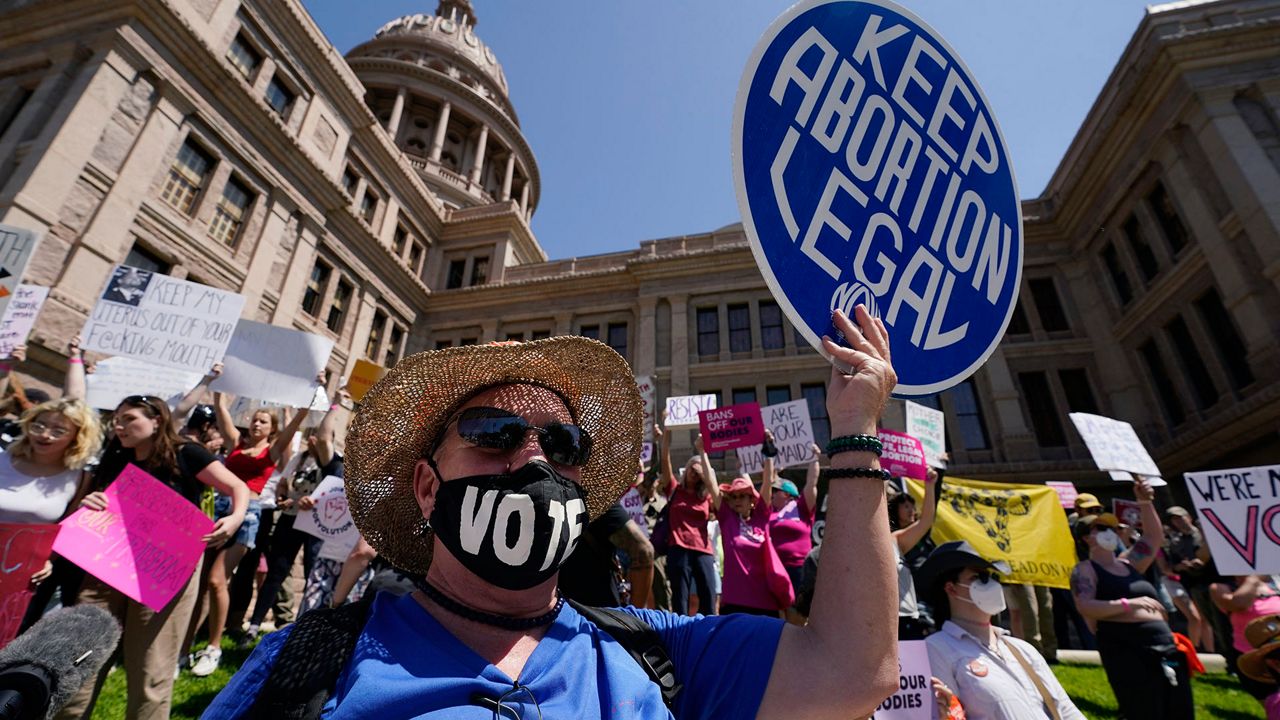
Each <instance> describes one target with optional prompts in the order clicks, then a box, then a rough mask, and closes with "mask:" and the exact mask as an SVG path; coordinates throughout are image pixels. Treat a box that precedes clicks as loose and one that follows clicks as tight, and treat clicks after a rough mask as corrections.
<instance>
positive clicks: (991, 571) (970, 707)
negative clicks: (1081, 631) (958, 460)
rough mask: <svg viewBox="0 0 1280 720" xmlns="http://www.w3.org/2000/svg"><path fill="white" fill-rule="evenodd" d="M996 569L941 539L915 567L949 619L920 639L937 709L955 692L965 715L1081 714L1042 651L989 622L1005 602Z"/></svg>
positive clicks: (1014, 718)
mask: <svg viewBox="0 0 1280 720" xmlns="http://www.w3.org/2000/svg"><path fill="white" fill-rule="evenodd" d="M996 572H997V568H996V566H995V565H994V564H992V563H991V562H989V561H988V560H986V559H985V558H983V557H982V556H980V555H978V553H977V552H976V551H975V550H974V549H973V546H971V545H970V544H969V543H967V542H965V541H963V540H961V541H955V542H949V543H944V544H942V545H939V546H938V547H937V549H935V550H934V551H933V552H932V553H931V554H930V555H929V559H928V560H926V561H925V563H924V566H923V567H921V568H920V584H919V588H920V589H922V590H923V592H924V594H925V597H926V598H928V599H929V600H930V601H931V602H932V604H933V607H934V616H935V619H937V620H945V621H946V622H944V623H943V625H942V629H941V630H939V631H938V632H936V633H934V634H932V635H930V636H929V637H927V638H925V643H926V644H927V645H928V648H929V667H930V668H932V670H933V676H934V681H933V682H934V689H935V693H936V694H937V695H938V701H939V716H940V717H947V715H945V714H944V712H945V709H946V708H947V707H948V705H949V703H950V700H951V696H952V695H954V696H955V697H956V698H958V699H959V701H960V704H961V705H963V706H964V712H965V716H966V717H967V718H969V720H1032V719H1034V720H1042V719H1044V718H1051V719H1052V720H1084V715H1083V714H1081V713H1080V711H1079V710H1078V709H1076V706H1075V705H1074V704H1073V703H1072V702H1071V698H1069V697H1067V693H1066V691H1065V690H1063V689H1062V685H1061V684H1059V683H1058V680H1057V678H1055V677H1054V676H1053V673H1052V672H1051V671H1050V670H1049V666H1048V665H1047V664H1046V663H1045V661H1044V658H1042V657H1041V656H1040V653H1038V652H1036V649H1035V648H1034V647H1032V646H1031V645H1030V644H1029V643H1026V642H1024V641H1022V640H1019V639H1017V638H1015V637H1012V636H1011V635H1009V632H1008V631H1007V630H1005V629H1004V628H1001V627H997V626H995V625H992V624H991V618H992V617H993V616H995V615H999V614H1000V613H1001V612H1003V611H1004V607H1005V603H1004V589H1003V588H1002V587H1001V586H1000V582H999V581H998V580H996V578H995V573H996Z"/></svg>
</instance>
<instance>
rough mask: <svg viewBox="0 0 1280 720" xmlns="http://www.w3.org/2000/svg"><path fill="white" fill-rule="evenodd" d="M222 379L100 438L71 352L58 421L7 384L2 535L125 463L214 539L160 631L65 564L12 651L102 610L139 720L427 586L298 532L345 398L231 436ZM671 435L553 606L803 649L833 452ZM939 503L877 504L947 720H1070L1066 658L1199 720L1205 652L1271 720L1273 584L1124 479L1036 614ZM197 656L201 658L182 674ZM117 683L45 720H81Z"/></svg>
mask: <svg viewBox="0 0 1280 720" xmlns="http://www.w3.org/2000/svg"><path fill="white" fill-rule="evenodd" d="M21 359H22V349H21V348H19V349H18V350H17V352H15V361H16V362H20V361H21ZM220 370H221V368H220V367H219V366H215V367H214V368H213V369H212V370H211V371H210V373H209V375H208V376H206V377H205V378H204V379H202V380H201V381H200V383H199V384H198V385H196V386H195V387H193V388H192V389H191V392H189V393H188V394H187V395H186V396H185V397H183V398H182V399H181V400H180V401H178V402H177V403H176V404H175V405H174V407H173V408H172V409H171V408H170V406H169V404H168V403H167V402H166V401H165V400H164V399H161V398H158V397H155V396H153V395H150V394H147V388H145V387H139V388H137V390H138V391H139V394H137V395H132V396H129V397H127V398H125V399H124V400H123V401H121V402H120V403H119V405H118V406H117V407H116V408H115V409H114V410H113V411H110V412H103V413H101V414H100V413H99V412H98V411H96V410H93V409H91V408H90V407H88V406H87V405H86V404H85V402H84V398H85V387H86V374H87V373H88V372H91V371H92V367H91V366H86V363H85V359H84V358H83V357H82V355H81V353H80V349H79V343H78V342H77V341H75V340H73V341H72V342H71V343H70V344H69V346H68V370H67V375H66V380H65V387H64V393H63V395H62V397H61V398H58V399H52V398H50V397H48V396H47V395H44V394H43V393H41V392H39V391H36V390H34V389H24V388H23V387H21V385H20V384H18V383H17V382H15V380H16V377H14V378H13V379H9V378H5V379H3V383H4V386H5V387H4V393H5V400H4V405H3V407H0V410H3V411H5V416H6V422H5V423H4V425H3V426H2V427H0V443H3V444H4V445H6V446H7V447H6V448H5V450H4V452H3V453H0V455H2V456H0V521H3V522H24V523H52V522H57V521H59V520H60V519H62V518H64V517H66V516H67V515H68V514H70V513H71V512H73V511H75V510H76V509H78V508H81V507H84V508H88V509H90V510H94V511H101V510H103V509H105V508H106V507H107V499H106V495H104V490H105V489H106V488H107V486H108V485H109V484H110V483H111V482H112V481H113V480H114V479H115V478H116V477H117V476H118V475H119V474H120V473H121V472H122V471H123V470H124V468H125V466H126V465H127V464H129V463H132V464H134V465H137V466H138V467H140V468H142V469H144V470H145V471H146V472H148V473H149V474H151V475H152V476H154V477H155V478H156V479H158V480H159V481H160V482H162V483H164V484H165V485H167V486H168V487H170V488H172V489H173V490H175V491H176V492H178V493H179V494H181V495H182V496H183V497H184V498H186V499H187V500H189V501H190V502H191V503H193V504H195V505H197V506H200V507H203V508H206V509H207V510H208V511H209V513H210V515H211V517H212V518H213V519H214V524H213V529H212V530H211V531H210V532H209V533H208V534H207V535H206V536H205V537H204V538H203V540H204V541H205V542H206V543H207V545H208V551H207V552H206V554H205V557H204V558H203V562H201V563H200V564H199V565H198V566H197V568H196V569H195V570H194V572H193V573H192V575H191V577H190V579H189V580H188V582H187V583H186V586H185V587H184V588H183V589H182V590H181V591H180V592H179V593H178V595H177V596H176V597H175V598H174V599H173V600H172V601H171V602H170V603H169V604H168V605H167V606H166V607H165V608H164V609H163V610H162V611H154V610H151V609H149V608H147V607H146V606H144V605H143V604H141V603H138V602H136V601H134V600H131V599H129V598H128V597H125V596H124V595H123V594H122V593H120V592H119V591H117V590H115V589H113V588H111V587H109V586H108V585H106V584H104V583H103V582H101V581H99V580H97V579H96V578H94V577H93V576H92V575H90V574H86V573H85V572H84V571H83V570H82V569H80V568H78V567H76V566H75V565H73V564H71V563H69V562H67V561H65V560H63V559H61V558H60V557H58V556H56V555H55V556H54V557H53V558H52V559H51V560H50V562H49V563H47V564H46V566H45V568H44V569H43V570H41V571H40V572H39V573H37V575H36V576H35V577H34V578H33V583H34V588H33V589H34V591H35V595H34V597H33V600H32V602H31V605H30V607H29V610H28V613H27V617H26V618H25V619H24V622H23V628H24V629H25V628H27V627H30V626H31V625H32V624H33V623H34V622H35V621H36V620H38V619H39V618H40V616H41V615H42V614H43V613H45V612H47V611H49V610H50V609H52V608H56V607H57V606H59V605H71V604H77V603H87V604H94V605H99V606H101V607H103V608H106V609H107V610H109V611H110V612H111V613H112V614H113V615H114V616H115V617H116V618H117V620H118V621H119V622H120V624H121V626H122V628H123V637H122V640H121V643H120V658H119V664H120V665H121V666H122V667H123V670H124V672H125V674H126V677H127V692H128V698H127V710H126V712H127V716H128V717H130V718H165V717H168V714H169V706H170V702H171V698H172V689H173V683H174V680H175V678H177V677H178V676H179V675H180V673H182V672H190V673H191V674H193V675H195V676H207V675H210V674H212V673H213V672H214V671H215V670H216V669H217V668H218V667H219V665H220V663H221V659H222V658H221V656H222V650H221V648H222V639H223V636H224V634H229V635H231V636H232V637H233V638H234V640H235V642H237V643H238V644H240V646H241V647H244V648H249V647H253V646H254V645H255V644H257V643H258V641H259V640H260V638H261V637H262V636H263V635H264V634H265V633H266V631H267V630H268V629H274V630H279V629H281V628H284V627H286V626H288V625H290V624H291V623H294V622H295V621H297V620H298V619H299V618H300V617H301V616H303V615H305V614H307V613H308V612H309V611H312V610H315V609H318V608H323V607H339V606H347V605H351V604H354V603H356V602H357V601H359V600H360V599H361V598H362V597H364V596H366V595H368V596H369V597H372V596H373V595H375V594H376V593H378V592H385V593H386V594H388V595H395V594H402V593H406V592H408V591H411V590H412V589H414V587H418V588H419V589H421V588H422V585H421V576H420V575H419V574H415V573H413V572H409V571H407V570H404V569H400V568H398V567H397V563H396V562H395V561H394V558H392V559H385V558H383V557H381V556H380V553H379V552H378V550H377V549H375V545H377V543H376V542H374V543H372V544H371V542H370V540H369V539H366V538H364V537H361V538H360V539H359V541H358V542H357V544H356V546H355V549H354V550H352V551H351V552H350V553H349V554H348V555H347V556H346V557H345V559H331V558H322V557H320V551H321V547H322V541H321V540H319V539H318V538H316V537H313V536H311V535H309V534H306V533H304V532H301V531H299V530H297V529H296V528H295V527H294V524H295V522H296V519H297V517H298V513H299V512H300V511H301V512H309V511H310V510H311V509H312V508H313V507H314V500H313V499H312V497H311V495H312V493H313V492H314V491H315V489H316V488H317V486H318V485H319V484H320V483H321V481H322V480H323V479H324V478H326V477H339V478H341V477H343V476H344V453H343V451H344V446H345V443H346V440H347V429H348V428H347V426H348V423H349V421H350V420H351V419H352V417H353V412H352V411H353V409H354V406H353V403H352V401H351V397H350V395H349V394H348V393H347V391H346V389H345V388H339V389H338V390H336V391H335V392H334V393H333V396H332V399H331V401H332V404H331V406H330V407H329V409H328V411H327V412H325V413H324V415H323V418H322V419H321V420H320V421H319V422H318V423H314V426H313V427H309V428H305V427H304V426H305V425H306V420H307V417H308V412H309V411H308V410H307V409H300V410H289V409H284V408H258V409H255V410H253V411H251V412H249V413H247V414H245V415H243V416H242V417H234V416H233V414H232V411H231V401H232V399H233V398H229V397H226V396H224V395H223V394H221V393H215V392H210V391H209V385H210V384H211V383H212V382H213V381H214V380H215V379H216V378H217V376H218V374H219V372H220ZM318 380H319V381H323V380H324V378H323V377H321V378H318ZM676 432H680V431H673V430H670V429H665V417H663V418H662V419H661V420H660V421H659V422H657V423H655V424H654V425H653V427H652V439H653V442H654V444H655V445H656V447H655V448H654V458H655V459H654V463H653V466H652V467H649V466H647V465H646V464H644V463H641V464H640V466H639V468H638V469H634V470H629V471H628V472H631V473H634V474H633V476H632V480H633V485H632V487H631V489H630V491H629V492H630V493H633V494H634V504H635V507H636V508H637V511H636V512H635V514H628V512H627V510H625V509H624V508H623V506H622V505H621V504H619V503H613V504H612V505H611V506H609V507H607V509H605V510H604V511H602V512H599V513H598V514H594V515H593V520H592V522H591V523H590V524H589V525H587V526H586V527H585V528H584V529H583V530H582V532H581V535H580V536H579V538H578V542H577V544H576V548H575V550H574V552H573V553H572V554H571V555H570V556H569V557H568V558H567V559H566V560H565V561H564V563H563V565H562V566H561V567H560V574H559V578H558V586H559V592H560V593H562V594H563V596H564V598H566V599H569V600H572V601H576V602H578V603H581V604H582V605H584V606H593V607H618V606H627V605H631V606H635V607H638V608H651V609H655V610H664V611H668V612H671V613H674V614H676V615H679V616H688V615H695V614H700V615H703V616H714V615H754V616H764V617H771V618H777V619H780V620H785V621H787V622H788V623H790V624H791V625H795V626H804V625H805V624H806V622H807V621H808V618H809V616H810V614H811V613H813V612H814V610H813V603H814V594H815V589H816V587H817V576H818V569H819V568H820V566H821V553H822V550H821V546H820V545H816V544H815V539H816V538H815V533H814V525H815V521H816V520H817V519H818V514H819V490H820V487H819V486H820V482H819V477H820V472H821V468H822V467H824V466H826V465H827V464H828V463H829V458H828V457H827V456H826V454H825V451H826V450H827V449H826V448H822V447H819V446H818V445H813V446H812V447H811V448H810V451H811V455H812V461H811V462H809V463H807V464H805V465H803V466H800V467H795V468H790V469H787V470H785V471H783V470H782V469H780V468H777V467H776V466H775V457H776V456H777V449H776V447H775V445H774V442H773V437H772V436H771V435H766V438H765V442H764V444H763V446H762V447H761V453H762V456H763V470H762V472H761V473H759V474H758V475H757V476H755V477H752V476H751V475H750V474H748V473H746V472H742V471H741V470H739V471H738V472H736V473H735V474H734V475H733V477H732V478H731V479H729V480H728V481H727V482H722V481H721V480H720V479H719V477H718V475H717V471H716V469H715V467H714V465H715V464H714V463H713V462H712V459H711V457H710V456H709V455H708V453H707V452H706V450H705V448H704V444H703V438H702V437H701V436H700V435H699V433H698V432H697V431H696V430H694V431H692V436H693V437H692V439H693V447H694V453H693V454H692V455H691V456H690V457H688V458H687V460H685V461H684V462H683V463H682V464H681V465H680V466H679V468H678V469H676V466H675V465H674V464H673V462H672V458H671V453H672V449H671V445H672V444H673V442H672V441H673V438H672V436H673V434H675V433H676ZM632 467H633V468H634V466H632ZM435 472H437V473H438V470H436V471H435ZM784 472H785V476H784ZM944 484H945V478H944V477H939V475H938V473H937V472H936V471H934V470H932V469H931V470H930V471H929V475H928V477H927V478H926V480H925V481H924V483H923V486H922V493H921V495H920V500H919V502H917V500H916V499H915V497H913V496H912V495H911V494H910V493H909V492H907V491H906V490H907V488H906V486H905V485H904V483H903V481H902V479H893V480H890V481H888V482H885V493H886V496H885V498H884V507H885V508H886V509H887V517H884V516H881V517H879V518H877V519H876V522H878V523H883V524H884V527H885V528H887V531H888V533H889V535H888V537H889V538H890V539H891V542H890V545H891V548H892V555H893V562H894V564H895V572H896V577H897V590H898V597H897V603H896V604H897V608H898V620H897V636H898V638H899V639H902V640H924V641H925V642H926V643H927V646H928V650H929V657H930V661H931V666H932V669H933V676H934V677H933V678H932V683H933V685H932V691H933V694H934V696H935V698H936V700H937V711H938V717H939V718H956V717H964V716H965V714H966V713H967V716H968V717H972V718H1032V717H1037V718H1038V717H1050V718H1058V719H1070V718H1079V717H1083V715H1082V714H1081V713H1080V711H1079V710H1078V709H1077V708H1076V707H1075V705H1074V704H1073V703H1072V700H1071V698H1069V697H1068V696H1067V694H1066V692H1065V691H1064V690H1063V688H1062V686H1061V685H1060V684H1059V683H1058V681H1057V680H1056V679H1055V677H1054V675H1053V673H1052V672H1051V671H1050V666H1051V665H1053V664H1056V663H1057V662H1058V657H1057V655H1058V650H1059V648H1075V649H1091V650H1092V649H1096V650H1097V652H1098V653H1099V656H1100V658H1101V663H1102V665H1103V668H1104V670H1105V672H1106V676H1107V678H1108V680H1109V682H1110V685H1111V688H1112V691H1113V692H1114V694H1115V697H1116V700H1117V702H1118V704H1119V707H1120V712H1121V713H1122V715H1123V716H1124V717H1125V718H1126V719H1127V720H1142V719H1143V718H1162V719H1163V718H1191V717H1193V716H1194V709H1193V705H1192V686H1191V681H1190V677H1191V675H1192V673H1193V672H1194V671H1195V670H1196V669H1197V667H1198V660H1197V656H1196V653H1197V651H1199V652H1214V651H1218V652H1221V653H1222V654H1223V655H1224V656H1225V657H1226V660H1227V663H1228V667H1229V669H1230V671H1231V672H1233V673H1235V674H1236V675H1237V676H1238V677H1239V678H1240V682H1241V684H1242V687H1243V688H1244V689H1245V690H1246V691H1248V692H1249V693H1250V694H1252V695H1253V696H1255V697H1256V698H1258V700H1259V701H1260V702H1261V703H1263V704H1264V706H1265V707H1266V708H1267V712H1268V717H1272V718H1276V717H1280V692H1278V691H1280V684H1278V682H1277V678H1280V585H1278V584H1277V578H1275V577H1273V576H1264V575H1250V576H1244V577H1223V576H1221V575H1220V574H1218V572H1217V571H1216V569H1215V567H1214V563H1213V560H1212V557H1211V556H1210V553H1209V548H1208V545H1207V544H1206V542H1205V540H1204V537H1203V535H1202V533H1201V532H1200V530H1199V528H1198V527H1197V525H1196V520H1195V518H1194V517H1193V516H1192V514H1191V513H1189V512H1188V511H1187V510H1186V509H1184V508H1183V507H1179V506H1168V507H1166V508H1165V509H1164V512H1163V514H1162V513H1160V512H1159V511H1158V510H1157V507H1156V503H1155V493H1154V491H1153V489H1152V488H1151V487H1150V486H1149V485H1148V484H1147V483H1146V482H1145V481H1143V480H1142V479H1141V478H1138V479H1137V481H1136V482H1135V483H1134V497H1135V499H1136V501H1137V503H1138V506H1139V509H1140V513H1141V520H1140V523H1139V524H1138V525H1137V526H1135V527H1129V526H1127V525H1125V524H1124V523H1122V522H1120V520H1119V518H1117V516H1116V515H1114V514H1112V513H1110V512H1106V508H1105V507H1104V506H1103V504H1102V503H1101V502H1100V501H1099V499H1098V498H1097V497H1095V496H1094V495H1091V494H1080V495H1079V496H1078V497H1077V498H1076V500H1075V505H1074V508H1073V510H1072V511H1071V512H1070V513H1069V514H1068V516H1067V518H1066V522H1067V523H1068V525H1069V527H1070V530H1071V533H1072V536H1073V537H1074V539H1075V541H1076V545H1077V552H1078V557H1079V564H1078V565H1077V566H1076V567H1075V569H1074V571H1073V572H1072V577H1071V589H1070V590H1069V591H1066V590H1058V589H1054V590H1050V589H1048V588H1043V587H1034V586H1031V585H1022V584H1014V583H1007V584H1003V585H1002V584H1001V575H1002V569H1001V568H1000V567H999V566H998V565H996V564H993V563H992V562H990V560H989V559H987V558H983V557H982V556H981V555H979V554H978V553H977V552H976V551H975V550H974V549H973V547H972V546H970V545H969V544H968V543H965V542H948V543H943V544H941V545H936V544H935V543H934V541H933V539H932V537H931V529H932V527H933V525H934V521H935V518H936V514H937V513H936V511H937V503H938V501H939V496H940V490H939V488H940V486H942V485H944ZM823 489H824V490H825V488H823ZM1162 515H1163V517H1162ZM384 542H385V541H384ZM299 569H300V571H299ZM295 572H298V573H299V574H300V575H301V576H302V577H303V578H305V582H303V583H301V591H300V592H299V588H298V587H297V585H298V583H296V582H291V581H290V577H291V575H293V574H295ZM433 597H434V596H433ZM1005 627H1008V628H1009V629H1008V630H1006V629H1004V628H1005ZM201 640H203V641H205V642H203V643H201V642H200V641H201ZM193 644H195V645H201V648H200V649H199V650H197V651H195V652H194V653H192V652H190V649H191V647H192V645H193ZM108 670H109V667H104V669H103V671H102V673H100V674H99V676H98V677H97V678H96V679H95V681H94V682H90V683H88V684H86V685H85V686H84V687H83V688H82V689H81V690H80V692H79V693H78V694H77V695H76V696H75V697H74V698H73V699H72V701H71V703H70V704H69V705H67V706H66V707H65V708H64V709H63V710H62V711H61V713H60V714H59V715H58V717H61V718H81V717H83V718H87V717H89V715H90V714H91V713H92V710H93V706H94V702H95V699H96V697H97V694H98V693H99V692H100V690H101V688H102V683H103V680H104V679H105V677H106V675H107V672H108Z"/></svg>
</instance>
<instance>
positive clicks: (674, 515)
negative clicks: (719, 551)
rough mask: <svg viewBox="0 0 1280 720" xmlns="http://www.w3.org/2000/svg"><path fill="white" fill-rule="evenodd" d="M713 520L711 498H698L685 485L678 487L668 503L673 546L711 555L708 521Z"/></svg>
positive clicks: (704, 496)
mask: <svg viewBox="0 0 1280 720" xmlns="http://www.w3.org/2000/svg"><path fill="white" fill-rule="evenodd" d="M710 519H711V496H710V495H703V496H702V497H698V495H697V493H694V492H691V491H689V490H687V489H685V487H684V486H683V485H676V488H675V491H674V492H672V493H671V501H670V502H668V503H667V523H668V524H669V525H670V526H671V544H673V545H678V546H680V547H682V548H684V549H686V550H692V551H694V552H700V553H706V554H708V555H710V554H711V540H710V538H708V537H707V521H708V520H710Z"/></svg>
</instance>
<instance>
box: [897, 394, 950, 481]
mask: <svg viewBox="0 0 1280 720" xmlns="http://www.w3.org/2000/svg"><path fill="white" fill-rule="evenodd" d="M905 402H906V408H907V413H906V414H907V434H908V435H910V436H911V437H914V438H915V439H917V440H919V441H920V444H921V445H923V446H924V459H925V462H927V463H929V467H934V468H939V469H941V468H945V467H946V466H947V463H946V462H944V461H943V459H942V456H943V454H945V453H946V452H947V427H946V424H947V416H946V414H945V413H943V412H942V411H941V410H934V409H933V408H931V407H929V406H928V405H921V404H920V403H914V402H911V401H910V400H907V401H905Z"/></svg>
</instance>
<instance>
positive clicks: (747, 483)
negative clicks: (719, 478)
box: [720, 476, 757, 496]
mask: <svg viewBox="0 0 1280 720" xmlns="http://www.w3.org/2000/svg"><path fill="white" fill-rule="evenodd" d="M740 492H750V493H751V494H752V495H753V496H754V495H756V494H757V493H756V486H755V485H752V484H751V480H749V479H748V478H744V477H741V476H739V477H736V478H734V479H733V482H731V483H729V484H727V485H726V484H724V483H721V484H720V493H721V494H723V495H728V494H731V493H740Z"/></svg>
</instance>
